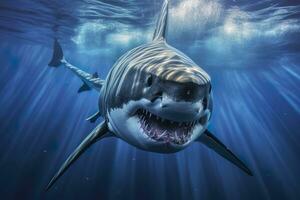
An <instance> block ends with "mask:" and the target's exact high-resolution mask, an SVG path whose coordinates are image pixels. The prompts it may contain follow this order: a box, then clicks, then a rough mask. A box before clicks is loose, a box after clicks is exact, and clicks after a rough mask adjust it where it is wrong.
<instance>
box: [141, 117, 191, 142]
mask: <svg viewBox="0 0 300 200" xmlns="http://www.w3.org/2000/svg"><path fill="white" fill-rule="evenodd" d="M140 123H141V128H142V126H144V127H145V129H146V131H147V134H146V135H147V136H148V137H149V138H151V139H154V140H156V141H159V140H163V139H164V140H165V141H166V140H169V141H172V142H173V143H176V144H184V143H186V142H187V141H188V138H189V136H190V135H191V132H190V131H188V132H186V133H184V134H182V135H178V134H177V132H176V131H175V133H174V135H173V134H169V133H168V132H167V130H165V131H163V132H162V133H161V134H159V133H158V132H157V131H156V130H155V129H152V128H151V127H150V125H149V124H146V121H145V120H140Z"/></svg>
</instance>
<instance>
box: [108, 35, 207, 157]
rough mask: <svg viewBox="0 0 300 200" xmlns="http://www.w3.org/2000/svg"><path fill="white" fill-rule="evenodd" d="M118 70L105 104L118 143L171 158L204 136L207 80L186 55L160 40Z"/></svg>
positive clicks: (121, 62) (132, 53)
mask: <svg viewBox="0 0 300 200" xmlns="http://www.w3.org/2000/svg"><path fill="white" fill-rule="evenodd" d="M137 52H138V53H137ZM118 65H119V67H117V68H116V69H118V70H115V71H112V74H111V75H110V76H109V79H111V80H113V81H111V85H110V86H109V88H108V89H107V95H106V96H107V97H109V98H108V99H106V100H105V102H109V105H107V108H108V122H109V126H110V128H111V130H112V131H113V132H114V133H115V134H116V135H117V136H118V137H120V138H122V139H123V140H125V141H127V142H128V143H130V144H132V145H134V146H136V147H138V148H141V149H144V150H147V151H154V152H161V153H168V152H170V153H171V152H176V151H179V150H182V149H184V148H185V147H186V146H188V144H190V143H191V142H192V141H194V140H196V139H197V138H198V137H199V136H200V135H201V133H203V132H204V131H205V130H206V127H207V125H208V121H209V119H210V115H211V111H212V98H211V83H210V77H209V75H208V74H207V73H206V72H205V71H204V70H202V69H201V68H200V67H199V66H197V65H196V64H195V63H194V62H193V61H192V60H191V59H190V58H188V57H187V56H186V55H184V54H183V53H181V52H180V51H178V50H176V49H175V48H173V47H171V46H169V45H168V44H167V43H166V42H165V41H163V40H159V41H154V42H152V43H150V44H148V45H143V46H140V47H138V48H136V49H133V50H132V51H130V52H129V53H127V55H125V56H123V57H122V58H121V59H120V60H119V61H118Z"/></svg>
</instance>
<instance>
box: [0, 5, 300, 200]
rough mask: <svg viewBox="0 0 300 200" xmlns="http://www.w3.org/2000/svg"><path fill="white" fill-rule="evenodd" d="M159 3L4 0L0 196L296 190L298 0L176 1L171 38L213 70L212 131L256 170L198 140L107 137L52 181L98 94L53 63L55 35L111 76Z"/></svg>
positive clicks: (211, 195)
mask: <svg viewBox="0 0 300 200" xmlns="http://www.w3.org/2000/svg"><path fill="white" fill-rule="evenodd" d="M162 2H163V1H162V0H154V1H150V0H144V1H138V0H128V1H125V0H102V1H100V0H76V1H67V0H60V1H58V0H52V1H47V0H31V1H21V0H2V1H1V2H0V41H1V42H0V199H4V200H7V199H230V200H232V199H234V200H235V199H243V200H244V199H249V200H250V199H251V200H252V199H262V200H265V199H295V200H296V199H300V181H299V180H300V172H299V169H300V158H299V155H300V146H299V141H300V131H299V130H300V48H299V47H300V2H297V1H278V0H263V1H259V2H253V1H250V0H243V1H235V0H233V1H224V0H181V1H179V0H170V3H171V6H170V17H169V27H168V41H169V43H170V44H171V45H173V46H175V47H176V48H178V49H179V50H181V51H183V52H184V53H186V54H187V55H188V56H190V57H191V58H192V59H193V60H194V61H195V62H196V63H198V64H199V65H200V66H201V67H203V69H205V70H206V71H207V72H208V73H209V74H210V76H211V78H212V85H213V92H214V111H213V116H212V119H211V124H210V130H212V131H213V132H214V133H215V135H216V136H217V137H218V138H220V139H221V140H222V141H223V142H224V143H225V144H226V145H227V146H228V147H229V148H230V149H232V150H233V151H234V152H236V154H237V155H238V156H239V157H240V158H241V159H242V160H244V161H245V162H246V163H247V164H248V165H249V167H250V168H251V169H252V170H253V172H254V176H253V177H249V176H247V175H245V174H244V173H243V172H241V171H240V170H239V169H238V168H236V167H235V166H233V165H232V164H230V163H229V162H228V161H226V160H224V159H223V158H221V157H220V156H218V155H217V154H215V153H214V152H212V151H210V150H209V149H207V148H206V147H204V146H203V145H200V144H196V143H195V144H193V145H191V146H190V147H188V148H187V149H185V150H183V151H181V152H179V153H176V154H170V155H164V154H157V153H150V152H145V151H141V150H138V149H136V148H135V147H132V146H130V145H128V144H127V143H125V142H123V141H121V140H119V139H115V138H107V139H104V140H102V141H100V142H98V143H97V144H95V145H94V146H93V147H91V148H90V149H89V150H88V151H87V152H86V153H85V154H84V155H83V156H82V157H81V158H80V159H79V160H78V161H77V162H76V163H75V164H74V165H73V166H72V167H71V168H70V169H69V170H68V171H67V172H66V173H65V175H64V176H63V177H61V179H59V181H58V182H57V183H56V184H55V186H54V187H53V188H52V189H51V190H50V191H47V192H45V187H46V185H47V184H48V182H49V180H50V179H51V177H52V176H53V174H54V173H55V172H56V170H57V169H58V168H59V167H60V165H61V164H62V162H63V161H64V160H65V159H66V157H67V156H68V155H69V154H70V153H71V152H72V151H73V150H74V148H75V147H76V146H77V145H78V144H79V143H80V141H81V140H82V139H83V138H84V137H86V136H87V134H88V133H89V132H90V131H91V130H92V129H93V128H94V127H95V125H94V124H90V123H88V122H87V121H85V119H86V118H87V117H88V116H89V115H91V114H93V113H94V112H95V111H97V103H98V94H97V93H96V92H93V91H92V92H86V93H81V94H77V90H78V88H79V87H80V85H81V81H80V80H79V79H78V78H77V77H75V76H74V75H73V74H72V73H70V72H69V71H67V70H65V69H64V68H58V69H54V68H49V67H47V64H48V62H49V60H50V58H51V54H52V49H51V48H52V43H53V39H54V38H58V39H59V40H60V41H61V43H62V46H63V48H64V51H65V54H66V58H67V59H68V60H69V61H70V62H71V63H72V64H74V65H76V66H78V67H80V68H82V69H84V70H86V71H88V72H90V73H93V72H98V73H99V75H100V77H101V78H103V79H104V78H105V77H106V75H107V73H108V71H109V70H110V68H111V67H112V65H113V64H114V62H115V61H116V60H117V59H118V58H119V56H121V55H122V54H123V53H125V52H126V51H128V50H130V49H131V48H133V47H136V46H138V45H140V44H143V43H146V42H149V41H150V40H151V36H152V33H153V31H154V25H155V19H156V16H157V15H158V13H159V10H160V6H161V4H162ZM101 120H102V119H100V120H98V121H97V123H99V122H100V121H101Z"/></svg>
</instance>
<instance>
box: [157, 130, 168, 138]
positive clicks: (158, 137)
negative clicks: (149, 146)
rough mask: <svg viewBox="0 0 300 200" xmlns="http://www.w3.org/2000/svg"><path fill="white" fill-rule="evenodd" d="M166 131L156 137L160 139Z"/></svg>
mask: <svg viewBox="0 0 300 200" xmlns="http://www.w3.org/2000/svg"><path fill="white" fill-rule="evenodd" d="M166 133H167V130H165V131H164V132H163V133H162V134H161V135H159V136H158V138H157V139H160V138H161V137H162V136H164V135H165V134H166Z"/></svg>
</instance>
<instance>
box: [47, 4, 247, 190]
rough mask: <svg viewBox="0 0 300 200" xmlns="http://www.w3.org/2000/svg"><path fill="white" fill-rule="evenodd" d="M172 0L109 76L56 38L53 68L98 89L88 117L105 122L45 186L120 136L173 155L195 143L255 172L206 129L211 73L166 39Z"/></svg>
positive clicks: (163, 7) (144, 148)
mask: <svg viewBox="0 0 300 200" xmlns="http://www.w3.org/2000/svg"><path fill="white" fill-rule="evenodd" d="M167 21H168V1H167V0H166V1H164V4H163V6H162V9H161V13H160V15H159V17H158V20H157V23H156V29H155V32H154V35H153V40H152V41H151V42H150V43H148V44H144V45H141V46H139V47H136V48H134V49H132V50H130V51H128V52H127V53H125V54H124V55H123V56H122V57H121V58H119V59H118V61H117V62H116V63H115V64H114V66H113V67H112V68H111V70H110V72H109V74H108V76H107V78H106V79H105V80H102V79H100V78H99V77H98V74H96V73H95V74H89V73H87V72H84V71H83V70H81V69H79V68H78V67H75V66H73V65H72V64H70V63H69V62H67V61H66V59H65V58H64V55H63V51H62V48H61V45H60V44H59V42H58V40H55V41H54V51H53V57H52V60H51V61H50V63H49V66H52V67H59V66H64V67H66V68H67V69H69V70H71V71H72V72H73V73H74V74H75V75H77V76H78V77H79V78H80V79H81V80H82V81H83V85H82V86H81V87H80V88H79V90H78V92H83V91H87V90H91V89H94V90H96V91H98V92H99V93H100V97H99V111H98V112H96V113H95V114H94V115H92V116H91V117H89V118H88V120H89V121H91V122H95V121H96V120H97V118H99V117H100V116H102V117H103V118H104V121H102V122H101V123H100V124H99V125H98V126H97V127H96V128H95V129H94V130H93V131H92V132H91V133H90V134H89V135H88V136H87V137H86V138H85V139H84V140H83V141H82V142H81V144H80V145H79V146H78V147H77V148H76V149H75V151H74V152H73V153H72V154H71V155H70V156H69V157H68V158H67V160H66V161H65V162H64V163H63V165H62V166H61V168H60V169H59V171H58V172H57V173H56V174H55V176H54V177H53V178H52V179H51V181H50V183H49V184H48V186H47V189H49V188H50V187H51V186H52V185H53V184H54V183H55V182H56V181H57V179H58V178H59V177H60V176H61V175H62V174H63V173H64V172H65V171H66V170H67V169H68V168H69V167H70V165H71V164H72V163H73V162H74V161H75V160H77V159H78V157H79V156H80V155H81V154H82V153H83V152H85V150H86V149H87V148H89V147H90V146H91V145H92V144H94V143H95V142H97V141H99V140H101V139H103V138H105V137H111V136H114V137H117V138H120V139H122V140H124V141H126V142H128V143H129V144H131V145H133V146H135V147H137V148H139V149H142V150H146V151H151V152H158V153H174V152H178V151H181V150H183V149H184V148H186V147H187V146H189V145H190V144H192V143H193V142H199V143H202V144H204V145H206V146H207V147H209V148H211V149H212V150H214V151H215V152H216V153H218V154H219V155H221V156H222V157H224V158H226V159H227V160H229V161H230V162H232V163H233V164H234V165H236V166H237V167H239V168H240V169H242V170H243V171H244V172H246V173H247V174H248V175H250V176H252V172H251V170H250V169H249V168H248V167H247V166H246V165H245V164H244V163H243V162H242V161H241V160H240V159H239V158H238V157H237V156H236V155H234V154H233V152H232V151H230V150H229V149H228V148H227V147H226V146H225V145H224V144H223V143H222V142H221V141H220V140H219V139H217V138H216V136H214V135H213V134H212V133H211V132H210V131H209V130H208V129H207V127H208V124H209V121H210V118H211V113H212V108H213V99H212V86H211V79H210V76H209V75H208V74H207V73H206V72H205V71H204V70H203V69H202V68H200V67H199V66H198V65H197V64H196V63H195V62H193V61H192V60H191V59H190V58H189V57H188V56H186V55H185V54H184V53H182V52H180V51H179V50H177V49H175V48H174V47H172V46H170V45H169V44H168V43H167V41H166V37H165V36H166V32H167Z"/></svg>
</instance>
